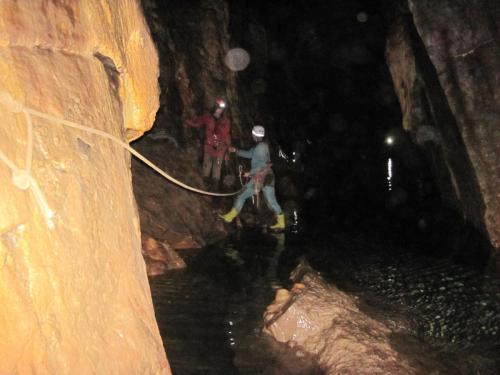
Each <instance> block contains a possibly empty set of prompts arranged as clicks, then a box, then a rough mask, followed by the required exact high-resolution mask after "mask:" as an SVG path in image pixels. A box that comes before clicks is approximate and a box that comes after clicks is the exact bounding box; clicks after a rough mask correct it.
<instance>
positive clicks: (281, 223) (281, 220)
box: [271, 214, 285, 230]
mask: <svg viewBox="0 0 500 375" xmlns="http://www.w3.org/2000/svg"><path fill="white" fill-rule="evenodd" d="M271 229H274V230H283V229H285V215H284V214H279V215H278V216H277V217H276V223H275V224H274V225H272V226H271Z"/></svg>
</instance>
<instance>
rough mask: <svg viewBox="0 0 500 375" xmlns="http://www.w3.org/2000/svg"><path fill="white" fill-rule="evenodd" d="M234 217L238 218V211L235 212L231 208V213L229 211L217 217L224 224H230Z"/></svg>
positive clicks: (234, 209)
mask: <svg viewBox="0 0 500 375" xmlns="http://www.w3.org/2000/svg"><path fill="white" fill-rule="evenodd" d="M236 216H238V211H236V208H232V209H231V211H229V212H228V213H227V214H225V215H220V214H219V217H220V218H221V219H223V220H224V221H225V222H226V223H230V222H232V221H233V220H234V218H235V217H236Z"/></svg>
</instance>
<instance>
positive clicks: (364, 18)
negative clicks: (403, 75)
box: [356, 12, 368, 23]
mask: <svg viewBox="0 0 500 375" xmlns="http://www.w3.org/2000/svg"><path fill="white" fill-rule="evenodd" d="M356 19H357V20H358V22H361V23H365V22H366V21H368V14H366V13H365V12H359V13H358V14H357V15H356Z"/></svg>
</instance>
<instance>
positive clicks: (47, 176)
mask: <svg viewBox="0 0 500 375" xmlns="http://www.w3.org/2000/svg"><path fill="white" fill-rule="evenodd" d="M157 76H158V61H157V55H156V51H155V49H154V46H153V44H152V42H151V40H150V37H149V32H148V29H147V27H146V26H145V23H144V20H143V16H142V14H141V11H140V8H139V5H138V4H137V2H136V1H134V0H121V1H119V0H85V1H61V0H21V1H10V0H8V1H2V2H0V91H1V92H8V93H9V94H10V95H12V97H13V98H14V99H15V100H17V101H19V102H20V103H22V104H24V105H26V106H28V107H30V108H33V109H36V110H38V111H42V112H45V113H48V114H50V115H53V116H57V117H60V118H64V119H66V120H70V121H74V122H76V123H80V124H84V125H87V126H90V127H92V128H95V129H99V130H103V131H106V132H108V133H110V134H112V135H114V136H116V137H118V138H119V139H122V140H124V141H125V140H126V139H127V138H128V139H133V138H136V137H138V136H140V135H141V134H142V133H143V132H144V131H146V130H147V129H149V128H150V127H151V126H152V123H153V121H154V116H155V112H156V109H157V107H158V88H157ZM0 117H1V118H2V125H1V126H0V152H1V153H2V154H3V155H4V156H5V157H7V158H8V159H9V160H10V161H11V162H12V163H13V164H15V166H16V167H17V168H21V169H22V168H26V167H27V165H28V164H29V162H27V160H29V158H28V157H27V156H26V155H27V146H28V139H29V137H28V135H29V133H28V131H27V118H26V116H25V115H23V113H12V112H11V111H10V109H9V108H8V107H6V106H5V105H4V104H1V103H0ZM32 121H33V126H34V132H33V148H32V152H33V156H32V167H31V174H32V176H33V178H34V179H35V180H36V181H37V183H38V185H39V187H40V190H41V191H42V193H43V195H44V196H45V198H46V201H47V203H48V206H49V207H50V209H51V210H52V211H53V212H54V217H53V219H52V222H53V228H52V229H50V228H49V226H48V225H47V222H46V221H45V220H44V217H43V216H42V213H41V209H40V206H39V205H38V204H37V201H36V199H35V197H34V194H33V192H32V189H28V190H26V191H23V190H20V189H18V188H16V187H15V186H14V185H13V184H12V176H11V172H12V171H11V169H12V168H8V167H7V166H6V164H5V163H4V162H2V161H0V186H1V189H0V300H1V301H2V303H1V304H0V374H106V375H108V374H170V369H169V366H168V362H167V360H166V356H165V353H164V350H163V345H162V341H161V338H160V335H159V332H158V328H157V324H156V321H155V317H154V312H153V306H152V302H151V295H150V290H149V286H148V280H147V276H146V271H145V266H144V261H143V258H142V256H141V250H140V249H141V240H140V229H139V221H138V216H137V210H136V206H135V201H134V197H133V194H132V190H131V174H130V156H129V155H128V153H127V152H126V151H124V150H123V149H122V148H120V147H119V146H118V145H116V144H115V143H113V142H111V141H109V140H106V139H103V138H101V137H98V136H96V135H92V134H89V133H86V132H83V131H80V130H75V129H69V128H66V127H63V126H62V125H61V124H56V123H52V122H49V121H46V120H43V119H39V118H35V117H33V118H32Z"/></svg>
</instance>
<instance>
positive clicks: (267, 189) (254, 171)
mask: <svg viewBox="0 0 500 375" xmlns="http://www.w3.org/2000/svg"><path fill="white" fill-rule="evenodd" d="M236 154H237V155H238V156H241V157H243V158H247V159H251V162H250V163H251V170H250V177H252V178H251V180H250V181H249V182H248V183H247V184H246V185H245V189H244V190H243V191H242V192H241V193H240V195H238V197H237V198H236V201H235V202H234V208H235V209H236V211H238V212H240V211H241V209H242V208H243V205H244V204H245V201H246V200H247V199H248V198H250V197H251V196H252V195H254V193H255V183H256V179H255V177H256V176H259V174H260V175H261V176H262V179H263V181H262V184H263V186H262V191H263V192H264V197H265V199H266V201H267V204H268V205H269V207H270V208H271V209H272V210H273V211H274V212H275V213H276V214H277V215H280V214H282V212H283V211H282V210H281V207H280V205H279V204H278V201H277V200H276V195H275V192H274V175H273V172H272V170H271V168H270V165H271V164H270V163H271V157H270V156H269V146H268V145H267V143H266V142H259V143H258V144H257V145H256V146H255V147H253V148H251V149H250V150H237V151H236ZM265 170H267V171H268V172H267V173H266V172H265ZM264 174H265V175H264Z"/></svg>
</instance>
